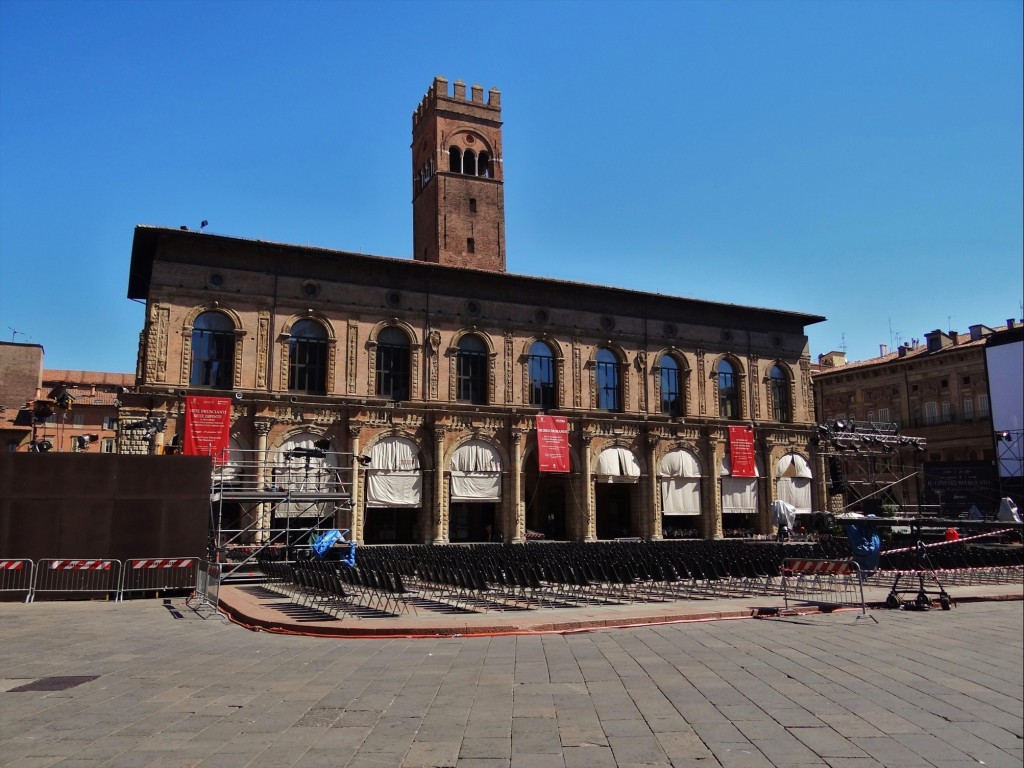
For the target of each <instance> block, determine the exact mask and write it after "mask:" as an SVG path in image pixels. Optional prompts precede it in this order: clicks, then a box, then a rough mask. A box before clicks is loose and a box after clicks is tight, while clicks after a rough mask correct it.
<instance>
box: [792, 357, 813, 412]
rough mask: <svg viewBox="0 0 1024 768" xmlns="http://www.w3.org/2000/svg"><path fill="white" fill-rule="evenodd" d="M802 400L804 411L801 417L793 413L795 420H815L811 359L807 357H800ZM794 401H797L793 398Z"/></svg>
mask: <svg viewBox="0 0 1024 768" xmlns="http://www.w3.org/2000/svg"><path fill="white" fill-rule="evenodd" d="M800 394H801V398H800V402H801V403H802V404H803V408H804V412H803V414H802V415H801V417H799V418H798V417H797V415H796V414H795V413H794V414H793V421H814V419H815V416H814V390H813V389H812V387H811V361H810V359H809V358H807V357H801V358H800ZM793 402H794V403H795V402H797V401H796V400H793Z"/></svg>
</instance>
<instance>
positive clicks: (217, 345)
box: [188, 312, 235, 389]
mask: <svg viewBox="0 0 1024 768" xmlns="http://www.w3.org/2000/svg"><path fill="white" fill-rule="evenodd" d="M234 370H235V326H234V323H232V322H231V320H230V319H229V318H228V316H227V315H225V314H223V313H221V312H203V313H202V314H201V315H199V317H197V318H196V321H195V323H194V324H193V326H192V370H191V372H190V374H189V382H188V383H189V386H191V387H211V388H213V389H231V387H232V384H233V383H234Z"/></svg>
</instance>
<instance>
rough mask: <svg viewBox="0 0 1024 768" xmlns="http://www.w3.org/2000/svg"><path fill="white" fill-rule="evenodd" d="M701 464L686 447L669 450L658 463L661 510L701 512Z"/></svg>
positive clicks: (677, 512) (680, 513) (685, 512)
mask: <svg viewBox="0 0 1024 768" xmlns="http://www.w3.org/2000/svg"><path fill="white" fill-rule="evenodd" d="M700 479H701V473H700V464H699V463H698V462H697V457H696V456H694V455H693V453H692V452H691V451H688V450H686V449H685V448H677V449H676V450H674V451H669V452H668V453H666V454H665V456H664V457H663V458H662V460H661V463H659V464H658V484H659V485H660V486H661V511H662V513H663V514H666V515H699V514H700Z"/></svg>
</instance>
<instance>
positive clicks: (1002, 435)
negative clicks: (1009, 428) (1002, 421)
mask: <svg viewBox="0 0 1024 768" xmlns="http://www.w3.org/2000/svg"><path fill="white" fill-rule="evenodd" d="M996 440H998V441H999V442H1001V443H1009V442H1011V441H1012V440H1013V437H1012V436H1011V435H1010V433H1009V432H996Z"/></svg>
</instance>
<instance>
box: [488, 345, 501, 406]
mask: <svg viewBox="0 0 1024 768" xmlns="http://www.w3.org/2000/svg"><path fill="white" fill-rule="evenodd" d="M487 390H488V391H487V402H488V403H491V404H494V403H496V402H497V397H498V353H497V352H491V353H490V354H489V355H487Z"/></svg>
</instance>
